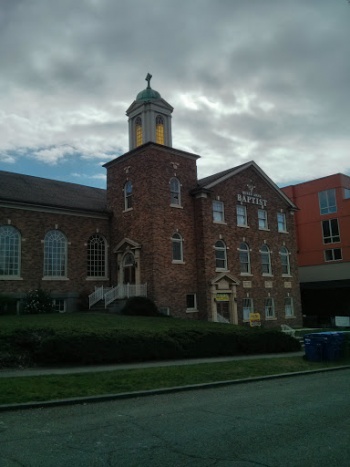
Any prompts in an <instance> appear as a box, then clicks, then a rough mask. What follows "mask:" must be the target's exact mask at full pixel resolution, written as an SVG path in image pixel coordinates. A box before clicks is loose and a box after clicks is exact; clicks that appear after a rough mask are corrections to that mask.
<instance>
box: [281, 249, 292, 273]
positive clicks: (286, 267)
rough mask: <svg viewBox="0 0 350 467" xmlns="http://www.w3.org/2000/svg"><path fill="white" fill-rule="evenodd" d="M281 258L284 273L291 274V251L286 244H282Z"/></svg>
mask: <svg viewBox="0 0 350 467" xmlns="http://www.w3.org/2000/svg"><path fill="white" fill-rule="evenodd" d="M280 259H281V266H282V274H283V275H284V276H290V262H289V251H288V250H287V248H286V247H285V246H282V247H281V248H280Z"/></svg>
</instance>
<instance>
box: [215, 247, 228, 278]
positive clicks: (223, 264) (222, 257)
mask: <svg viewBox="0 0 350 467" xmlns="http://www.w3.org/2000/svg"><path fill="white" fill-rule="evenodd" d="M214 248H215V267H216V269H219V270H223V271H226V270H227V252H226V245H225V242H223V241H222V240H218V241H217V242H216V243H215V247H214Z"/></svg>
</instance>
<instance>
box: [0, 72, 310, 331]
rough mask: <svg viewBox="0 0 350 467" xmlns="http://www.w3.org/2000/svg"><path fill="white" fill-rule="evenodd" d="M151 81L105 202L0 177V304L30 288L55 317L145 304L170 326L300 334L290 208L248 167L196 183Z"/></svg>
mask: <svg viewBox="0 0 350 467" xmlns="http://www.w3.org/2000/svg"><path fill="white" fill-rule="evenodd" d="M150 78H151V77H150V75H148V76H147V78H146V79H147V81H148V86H147V88H146V89H144V90H143V91H141V92H140V93H139V94H138V95H137V97H136V99H135V101H134V102H133V103H132V104H131V106H130V107H129V109H128V110H127V116H128V122H129V144H130V148H129V151H128V152H127V153H126V154H123V155H121V156H119V157H117V158H116V159H114V160H112V161H110V162H108V163H107V164H105V168H106V170H107V188H106V190H102V189H97V188H91V187H86V186H81V185H76V184H71V183H65V182H58V181H53V180H47V179H42V178H37V177H31V176H27V175H21V174H16V173H10V172H0V293H1V294H8V295H11V296H13V297H14V298H16V299H17V300H18V301H19V303H20V300H21V299H22V298H23V296H24V295H25V294H26V293H27V292H28V291H29V290H31V289H33V288H38V287H40V288H43V289H45V290H47V291H49V292H50V293H51V296H52V298H53V300H54V303H55V305H56V308H57V310H58V311H74V310H76V309H86V308H87V307H89V306H90V307H92V309H94V307H97V306H100V307H101V305H102V307H109V308H108V309H111V307H112V308H113V309H117V308H118V307H119V306H120V304H121V303H123V300H125V298H126V297H128V296H131V295H147V296H148V297H150V298H151V299H152V300H154V301H155V303H156V305H157V306H158V307H159V309H160V310H161V311H162V312H164V313H166V314H169V315H171V316H174V317H182V318H191V319H201V320H209V321H220V322H227V323H233V324H243V323H247V325H249V321H250V317H251V314H252V313H259V314H260V318H261V322H262V324H263V325H265V326H277V325H280V324H283V323H288V324H290V325H291V326H298V325H301V322H302V314H301V306H300V291H299V279H298V268H297V258H296V230H295V224H294V215H295V212H296V211H297V207H296V205H295V204H294V202H293V201H291V199H290V198H289V197H288V196H286V194H285V193H284V192H283V191H282V190H280V189H279V188H278V187H277V185H276V184H275V183H274V182H273V181H272V180H271V179H270V178H269V177H268V176H267V175H266V174H265V173H264V172H263V171H262V170H261V168H260V167H259V166H258V165H257V164H256V163H255V162H253V161H250V162H247V163H244V164H241V165H239V166H237V167H234V168H229V169H227V170H225V171H223V172H220V173H217V174H214V175H211V176H209V177H206V178H204V179H201V180H199V179H198V178H197V160H198V158H199V156H198V155H196V154H192V153H189V152H185V151H182V150H179V149H175V148H173V147H172V133H171V114H172V111H173V108H172V107H171V106H170V105H169V104H168V103H167V102H166V101H165V100H164V99H163V98H162V97H161V96H160V94H159V93H158V92H157V91H155V90H153V89H152V88H151V86H150ZM87 297H88V298H89V302H87Z"/></svg>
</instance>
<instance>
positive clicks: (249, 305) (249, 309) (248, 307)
mask: <svg viewBox="0 0 350 467" xmlns="http://www.w3.org/2000/svg"><path fill="white" fill-rule="evenodd" d="M250 313H254V308H253V299H252V298H249V297H247V298H243V321H249V319H250Z"/></svg>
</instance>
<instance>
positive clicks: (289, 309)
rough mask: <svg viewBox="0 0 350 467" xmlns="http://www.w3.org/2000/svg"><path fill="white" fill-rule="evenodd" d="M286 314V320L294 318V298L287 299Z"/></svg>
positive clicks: (285, 303)
mask: <svg viewBox="0 0 350 467" xmlns="http://www.w3.org/2000/svg"><path fill="white" fill-rule="evenodd" d="M284 314H285V316H286V318H291V317H292V316H294V306H293V298H292V297H286V298H285V299H284Z"/></svg>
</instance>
